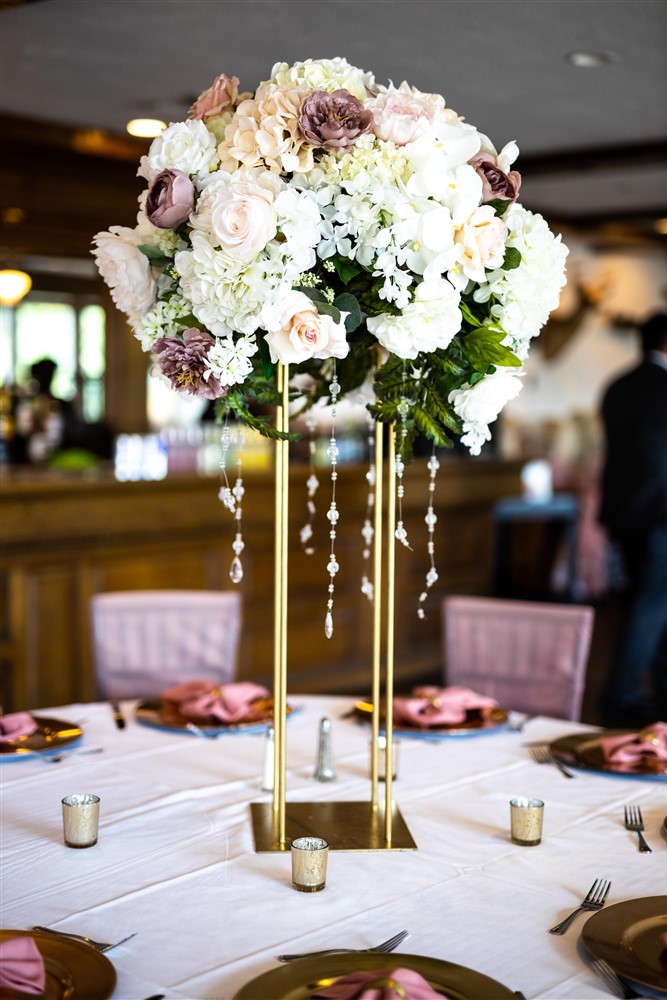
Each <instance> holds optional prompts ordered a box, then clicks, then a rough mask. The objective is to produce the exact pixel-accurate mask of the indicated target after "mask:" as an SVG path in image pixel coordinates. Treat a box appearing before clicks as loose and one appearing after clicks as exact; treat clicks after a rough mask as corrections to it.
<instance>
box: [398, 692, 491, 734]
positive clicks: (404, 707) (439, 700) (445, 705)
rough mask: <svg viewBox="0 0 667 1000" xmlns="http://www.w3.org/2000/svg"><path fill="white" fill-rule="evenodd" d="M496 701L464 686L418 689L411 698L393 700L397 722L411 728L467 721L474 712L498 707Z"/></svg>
mask: <svg viewBox="0 0 667 1000" xmlns="http://www.w3.org/2000/svg"><path fill="white" fill-rule="evenodd" d="M497 704H498V702H497V701H496V700H495V699H494V698H487V697H486V695H483V694H477V692H476V691H471V690H470V688H465V687H447V688H439V687H419V688H415V689H414V691H413V692H412V695H411V696H410V697H409V698H394V722H397V723H399V724H401V723H403V724H407V725H409V726H421V727H423V728H428V727H429V726H447V725H452V724H454V723H457V722H465V718H466V715H467V713H468V712H469V711H470V710H471V709H482V710H484V709H487V708H495V707H496V705H497Z"/></svg>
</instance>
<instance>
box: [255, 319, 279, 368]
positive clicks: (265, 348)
mask: <svg viewBox="0 0 667 1000" xmlns="http://www.w3.org/2000/svg"><path fill="white" fill-rule="evenodd" d="M257 343H258V345H259V357H260V360H261V362H262V371H263V373H264V378H265V379H271V378H273V374H274V372H275V370H276V366H275V365H274V363H273V361H272V360H271V352H270V350H269V345H268V344H267V342H266V331H264V330H258V331H257Z"/></svg>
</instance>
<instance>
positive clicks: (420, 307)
mask: <svg viewBox="0 0 667 1000" xmlns="http://www.w3.org/2000/svg"><path fill="white" fill-rule="evenodd" d="M459 302H460V295H459V293H458V292H457V291H456V289H455V288H454V287H453V286H452V285H451V284H450V283H449V282H448V281H446V280H445V279H444V278H433V279H431V280H430V281H422V283H421V284H420V285H419V286H418V287H417V290H416V292H415V297H414V299H413V301H412V302H410V303H409V304H408V305H407V306H406V307H405V309H404V310H403V312H402V313H401V315H400V316H390V315H389V314H388V313H383V314H381V315H380V316H370V317H369V318H368V319H367V320H366V326H367V327H368V330H369V332H370V333H372V334H373V336H375V337H376V338H377V340H378V341H379V343H380V344H382V346H383V347H384V348H386V350H388V351H390V352H391V353H392V354H397V355H398V357H399V358H416V357H417V355H418V354H420V353H426V354H428V353H430V352H431V351H435V350H437V349H438V348H442V349H444V348H446V347H448V346H449V344H450V342H451V340H452V338H453V337H454V336H455V335H456V334H457V333H458V332H459V330H460V329H461V312H460V310H459Z"/></svg>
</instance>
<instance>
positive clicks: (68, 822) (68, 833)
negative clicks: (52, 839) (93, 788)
mask: <svg viewBox="0 0 667 1000" xmlns="http://www.w3.org/2000/svg"><path fill="white" fill-rule="evenodd" d="M62 808H63V834H64V838H65V844H66V845H67V847H76V848H80V847H94V846H95V844H96V843H97V828H98V822H99V815H100V799H99V796H98V795H90V794H88V793H85V794H82V795H66V796H65V798H64V799H63V800H62Z"/></svg>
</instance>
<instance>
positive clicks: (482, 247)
mask: <svg viewBox="0 0 667 1000" xmlns="http://www.w3.org/2000/svg"><path fill="white" fill-rule="evenodd" d="M507 237H508V230H507V226H506V225H505V223H504V222H503V220H502V219H499V218H498V216H497V215H496V213H495V211H494V210H493V208H492V207H491V206H490V205H482V206H481V207H480V208H477V209H475V211H474V212H473V213H472V215H471V216H470V218H469V219H468V220H467V221H466V222H465V223H464V224H463V225H462V226H461V228H460V229H459V230H458V232H457V234H456V237H455V240H456V242H457V243H458V244H459V246H460V247H461V248H462V250H463V253H462V256H461V261H460V263H461V270H462V271H463V273H464V274H465V276H466V278H469V279H471V280H472V281H477V282H480V283H481V282H483V281H485V280H486V273H485V269H486V268H488V269H489V270H493V269H494V268H496V267H501V265H502V263H503V259H504V257H505V244H506V242H507Z"/></svg>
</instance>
